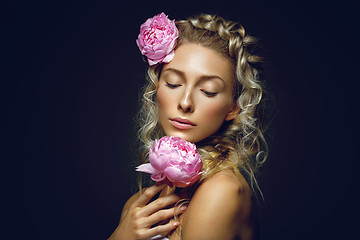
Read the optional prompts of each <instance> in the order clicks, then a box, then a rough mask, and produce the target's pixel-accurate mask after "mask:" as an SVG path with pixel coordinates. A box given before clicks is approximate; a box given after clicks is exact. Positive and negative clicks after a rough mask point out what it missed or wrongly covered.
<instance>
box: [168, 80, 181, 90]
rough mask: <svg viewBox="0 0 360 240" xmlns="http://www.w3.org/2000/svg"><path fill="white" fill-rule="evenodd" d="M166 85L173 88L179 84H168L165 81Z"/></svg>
mask: <svg viewBox="0 0 360 240" xmlns="http://www.w3.org/2000/svg"><path fill="white" fill-rule="evenodd" d="M166 86H167V87H169V88H172V89H174V88H177V87H179V86H180V85H179V84H170V83H168V82H167V83H166Z"/></svg>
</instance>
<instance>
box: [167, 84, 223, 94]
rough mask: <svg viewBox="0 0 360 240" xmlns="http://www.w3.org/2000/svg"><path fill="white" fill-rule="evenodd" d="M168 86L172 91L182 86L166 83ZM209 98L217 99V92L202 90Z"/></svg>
mask: <svg viewBox="0 0 360 240" xmlns="http://www.w3.org/2000/svg"><path fill="white" fill-rule="evenodd" d="M166 86H167V87H169V88H171V89H174V88H177V87H179V86H181V85H180V84H170V83H168V82H167V83H166ZM201 91H202V92H203V93H204V94H205V95H206V96H207V97H215V96H216V94H217V93H216V92H209V91H206V90H201Z"/></svg>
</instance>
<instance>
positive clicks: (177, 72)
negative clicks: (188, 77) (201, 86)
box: [164, 68, 225, 83]
mask: <svg viewBox="0 0 360 240" xmlns="http://www.w3.org/2000/svg"><path fill="white" fill-rule="evenodd" d="M166 71H171V72H174V73H176V74H178V75H180V76H181V77H182V78H184V79H185V73H184V72H183V71H180V70H178V69H175V68H167V69H165V70H164V72H166ZM214 78H217V79H220V80H221V81H222V82H223V83H225V81H224V79H222V78H221V77H219V76H217V75H201V76H200V78H199V79H200V80H208V79H214Z"/></svg>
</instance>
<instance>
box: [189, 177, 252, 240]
mask: <svg viewBox="0 0 360 240" xmlns="http://www.w3.org/2000/svg"><path fill="white" fill-rule="evenodd" d="M250 212H251V190H250V188H249V186H248V185H247V183H246V182H245V181H244V180H243V181H241V180H240V181H239V179H238V178H237V177H235V175H234V174H232V173H230V172H227V171H223V172H220V173H218V174H216V175H215V176H213V177H212V178H210V179H209V180H207V181H205V182H204V183H202V184H201V185H200V186H199V188H198V189H197V190H196V192H195V194H194V196H193V198H192V199H191V202H190V204H189V206H188V208H187V210H186V212H185V213H184V219H183V224H182V239H183V240H191V239H197V240H205V239H206V240H230V239H234V238H235V237H236V236H237V235H239V231H242V230H241V228H244V229H245V228H246V226H247V224H248V220H249V217H250ZM244 231H245V230H244Z"/></svg>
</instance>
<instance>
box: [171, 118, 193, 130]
mask: <svg viewBox="0 0 360 240" xmlns="http://www.w3.org/2000/svg"><path fill="white" fill-rule="evenodd" d="M170 123H171V125H173V126H174V127H175V128H177V129H182V130H186V129H191V128H193V127H194V126H196V124H195V123H192V122H191V121H189V120H187V119H182V118H172V119H170Z"/></svg>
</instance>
